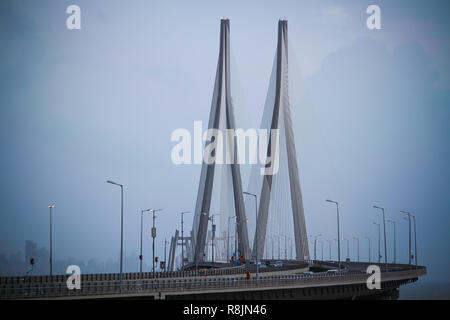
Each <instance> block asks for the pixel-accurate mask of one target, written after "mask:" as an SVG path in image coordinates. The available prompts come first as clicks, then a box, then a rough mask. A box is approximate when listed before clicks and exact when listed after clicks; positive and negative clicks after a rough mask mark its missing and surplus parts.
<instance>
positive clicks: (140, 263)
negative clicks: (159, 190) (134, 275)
mask: <svg viewBox="0 0 450 320" xmlns="http://www.w3.org/2000/svg"><path fill="white" fill-rule="evenodd" d="M151 210H152V209H147V210H141V250H140V255H139V260H140V262H139V270H140V273H141V276H142V260H144V256H143V255H142V225H143V220H144V212H149V211H151Z"/></svg>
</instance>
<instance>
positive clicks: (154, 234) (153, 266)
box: [151, 209, 162, 278]
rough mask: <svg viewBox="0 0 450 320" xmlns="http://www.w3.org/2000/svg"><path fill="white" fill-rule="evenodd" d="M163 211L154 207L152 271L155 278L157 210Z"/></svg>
mask: <svg viewBox="0 0 450 320" xmlns="http://www.w3.org/2000/svg"><path fill="white" fill-rule="evenodd" d="M158 211H162V209H152V210H151V212H152V219H153V227H152V258H153V259H152V271H153V278H154V277H155V238H156V227H155V218H156V216H155V212H158Z"/></svg>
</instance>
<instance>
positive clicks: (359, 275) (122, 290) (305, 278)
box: [0, 267, 424, 299]
mask: <svg viewBox="0 0 450 320" xmlns="http://www.w3.org/2000/svg"><path fill="white" fill-rule="evenodd" d="M421 268H423V267H421ZM423 269H424V268H423ZM417 273H418V272H417V270H411V269H410V270H403V271H395V272H388V273H384V276H385V277H386V275H389V274H393V275H394V276H401V275H405V276H414V275H417ZM366 279H367V274H366V273H365V272H357V271H354V272H346V273H340V274H328V273H319V274H313V275H310V274H289V275H262V276H260V277H259V278H258V279H255V278H254V277H253V278H252V279H249V280H247V279H246V278H243V277H237V276H230V277H221V278H212V277H209V278H190V277H187V278H165V279H164V278H159V279H157V278H153V279H128V280H123V281H122V285H121V283H120V282H119V281H116V280H109V281H96V280H95V279H94V278H92V279H89V278H88V279H87V281H86V282H82V285H81V289H80V290H68V289H67V286H66V284H65V283H63V282H47V283H46V282H43V283H31V282H29V283H26V284H19V285H17V284H16V285H5V286H1V287H0V298H2V299H26V298H46V297H64V296H67V297H70V296H90V295H110V294H147V295H152V294H159V293H164V292H184V291H198V290H202V291H214V290H215V291H217V290H227V289H232V290H235V289H245V288H255V287H258V288H264V287H285V286H289V285H295V286H300V285H302V284H304V285H306V284H311V283H314V284H319V283H322V282H327V283H330V285H332V284H333V282H343V281H344V282H345V281H355V280H357V281H365V280H366Z"/></svg>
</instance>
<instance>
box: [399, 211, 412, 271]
mask: <svg viewBox="0 0 450 320" xmlns="http://www.w3.org/2000/svg"><path fill="white" fill-rule="evenodd" d="M400 213H404V214H406V215H407V216H408V225H409V263H408V264H409V265H411V213H410V212H407V211H403V210H400Z"/></svg>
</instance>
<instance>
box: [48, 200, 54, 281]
mask: <svg viewBox="0 0 450 320" xmlns="http://www.w3.org/2000/svg"><path fill="white" fill-rule="evenodd" d="M48 207H49V209H50V279H52V277H53V249H52V247H53V239H52V209H53V208H54V207H55V205H54V204H50V205H48Z"/></svg>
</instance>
